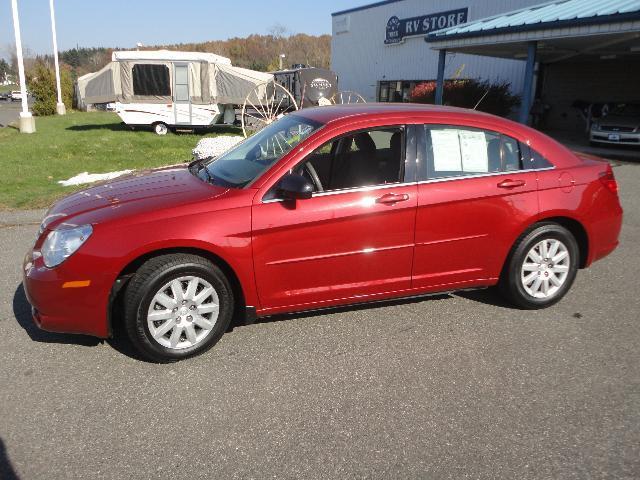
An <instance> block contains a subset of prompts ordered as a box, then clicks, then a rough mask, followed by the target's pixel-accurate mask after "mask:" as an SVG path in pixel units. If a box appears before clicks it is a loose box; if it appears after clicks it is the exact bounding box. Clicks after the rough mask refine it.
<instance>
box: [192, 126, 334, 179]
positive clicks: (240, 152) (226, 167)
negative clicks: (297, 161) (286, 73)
mask: <svg viewBox="0 0 640 480" xmlns="http://www.w3.org/2000/svg"><path fill="white" fill-rule="evenodd" d="M321 126H322V124H320V123H318V122H314V121H312V120H309V119H307V118H303V117H299V116H297V115H286V116H284V117H282V118H281V119H279V120H277V121H276V122H274V123H272V124H271V125H269V126H267V127H265V128H263V129H262V130H260V131H259V132H258V133H256V134H254V135H253V136H251V137H249V138H247V139H246V140H244V141H243V142H242V143H240V144H238V145H237V146H235V147H234V148H232V149H231V150H229V151H228V152H226V153H224V154H223V155H221V156H220V157H218V158H216V159H214V160H212V161H211V162H209V163H208V164H206V165H205V166H204V168H202V169H201V170H200V171H199V172H198V176H199V177H200V178H202V180H205V181H208V182H211V183H213V184H215V185H221V186H224V187H231V188H242V187H244V186H246V185H248V184H250V183H251V182H252V181H253V180H255V179H256V178H258V177H259V176H260V175H261V174H262V173H264V172H265V171H266V170H267V169H268V168H269V167H271V166H272V165H273V164H274V163H276V162H277V161H278V160H280V159H281V158H282V157H284V156H285V155H286V154H287V153H288V152H290V151H291V150H292V149H293V148H294V147H295V146H296V145H298V144H299V143H300V142H302V141H303V140H304V139H305V138H307V137H308V136H309V135H311V134H312V133H313V132H315V131H316V130H317V129H318V128H320V127H321Z"/></svg>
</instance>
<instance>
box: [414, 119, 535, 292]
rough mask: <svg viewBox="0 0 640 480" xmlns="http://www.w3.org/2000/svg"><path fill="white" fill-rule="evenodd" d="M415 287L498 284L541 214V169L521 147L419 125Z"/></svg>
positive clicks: (484, 134)
mask: <svg viewBox="0 0 640 480" xmlns="http://www.w3.org/2000/svg"><path fill="white" fill-rule="evenodd" d="M419 128H420V134H419V139H420V140H419V143H420V144H419V147H418V163H419V165H420V166H421V167H420V169H419V174H418V175H419V183H418V210H417V217H416V250H415V260H414V266H413V277H412V286H413V287H418V288H433V289H441V288H446V286H447V285H452V286H454V285H456V286H464V285H465V284H466V285H469V286H472V285H474V284H485V283H486V280H487V279H492V280H493V279H496V278H498V276H499V274H500V270H501V268H502V265H503V262H504V260H505V258H506V256H507V253H508V252H509V250H510V248H511V246H512V243H513V241H514V240H515V238H516V237H517V236H518V235H519V233H520V231H521V229H522V226H523V224H524V223H526V222H527V221H528V219H531V218H533V217H535V215H536V214H537V213H538V193H537V178H536V172H535V171H531V170H524V168H523V163H522V154H521V151H520V145H519V143H518V142H517V141H516V140H514V139H513V138H510V137H508V136H505V135H501V134H499V133H497V132H492V131H488V130H480V129H476V128H470V127H463V126H451V125H424V126H420V127H419Z"/></svg>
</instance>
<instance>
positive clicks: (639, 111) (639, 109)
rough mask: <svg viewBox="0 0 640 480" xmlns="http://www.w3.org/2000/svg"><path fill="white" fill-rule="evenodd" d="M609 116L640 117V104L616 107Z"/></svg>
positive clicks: (625, 104)
mask: <svg viewBox="0 0 640 480" xmlns="http://www.w3.org/2000/svg"><path fill="white" fill-rule="evenodd" d="M609 115H616V116H619V117H623V116H624V117H640V104H637V103H623V104H620V105H616V106H615V107H614V108H613V109H612V110H611V111H610V112H609Z"/></svg>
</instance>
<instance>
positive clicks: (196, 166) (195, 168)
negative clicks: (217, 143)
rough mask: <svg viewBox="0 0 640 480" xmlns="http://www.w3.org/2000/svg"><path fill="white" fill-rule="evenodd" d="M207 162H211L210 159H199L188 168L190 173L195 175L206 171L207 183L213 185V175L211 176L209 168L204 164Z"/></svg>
mask: <svg viewBox="0 0 640 480" xmlns="http://www.w3.org/2000/svg"><path fill="white" fill-rule="evenodd" d="M206 160H210V158H198V159H196V160H194V161H192V162H191V163H189V165H188V168H189V171H190V172H191V173H192V174H194V175H198V174H199V173H200V172H201V171H203V170H204V174H205V175H206V177H207V180H206V181H207V182H208V183H213V175H211V172H209V169H208V168H207V166H206V165H204V162H205V161H206Z"/></svg>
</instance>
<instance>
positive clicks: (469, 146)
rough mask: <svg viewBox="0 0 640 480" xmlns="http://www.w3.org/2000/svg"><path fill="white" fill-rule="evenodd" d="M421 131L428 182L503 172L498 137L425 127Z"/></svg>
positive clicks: (445, 128) (487, 133) (459, 130)
mask: <svg viewBox="0 0 640 480" xmlns="http://www.w3.org/2000/svg"><path fill="white" fill-rule="evenodd" d="M424 128H425V134H426V135H425V143H426V145H425V146H424V148H425V150H426V165H427V172H426V176H427V178H429V179H435V178H448V177H460V176H469V175H475V174H478V175H481V174H487V173H495V172H500V171H501V170H502V160H501V155H500V150H501V137H500V135H499V134H498V133H495V132H489V131H485V130H479V129H475V128H466V127H455V126H446V125H442V126H440V125H426V126H425V127H424ZM423 176H424V172H423Z"/></svg>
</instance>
